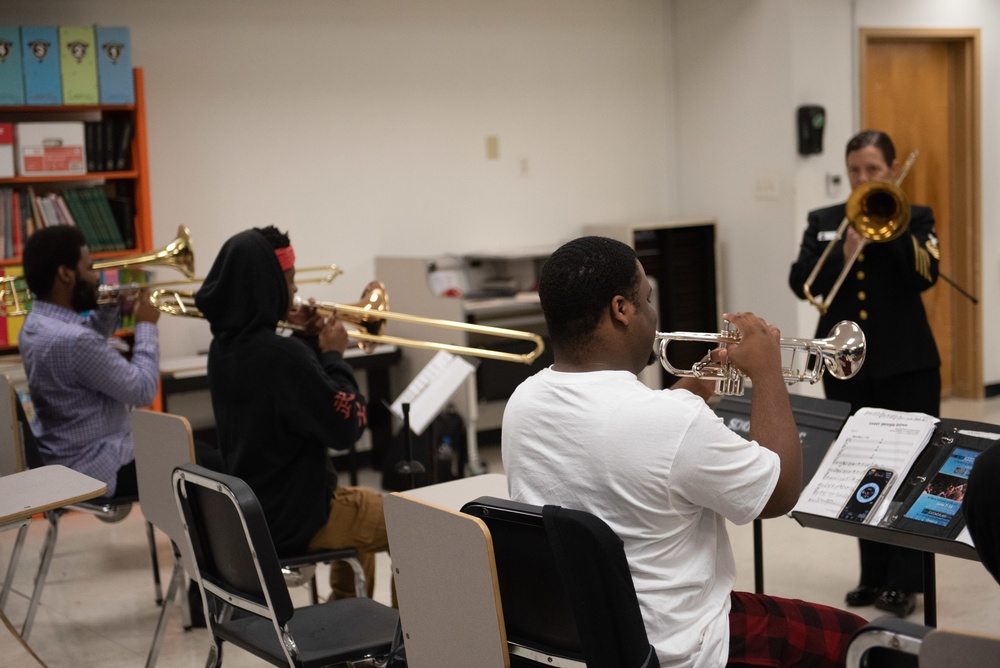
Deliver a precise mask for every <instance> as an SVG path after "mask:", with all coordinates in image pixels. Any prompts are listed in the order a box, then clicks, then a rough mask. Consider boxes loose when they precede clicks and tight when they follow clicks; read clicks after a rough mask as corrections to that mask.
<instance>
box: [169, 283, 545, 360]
mask: <svg viewBox="0 0 1000 668" xmlns="http://www.w3.org/2000/svg"><path fill="white" fill-rule="evenodd" d="M194 295H195V293H194V292H190V291H180V290H155V291H154V292H152V293H151V294H150V296H149V298H150V300H151V301H152V302H153V304H154V305H155V306H156V308H158V309H160V311H162V312H164V313H167V314H170V315H179V316H186V317H189V318H203V317H205V316H204V314H202V312H201V311H200V310H198V307H197V306H196V305H195V302H194ZM295 301H296V304H295V305H293V306H298V307H310V308H315V309H316V310H317V312H319V313H321V314H323V315H324V316H325V317H329V316H331V315H336V316H337V317H338V318H340V319H341V320H344V321H346V322H348V323H350V324H351V325H352V327H353V328H354V329H348V332H347V334H348V336H350V337H351V338H353V339H356V340H357V341H358V345H359V346H360V347H361V348H362V349H364V350H365V351H366V352H371V351H372V350H374V347H375V346H376V345H378V344H385V345H397V346H404V347H411V348H424V349H430V350H444V351H447V352H450V353H454V354H455V355H469V356H472V357H483V358H486V359H492V360H500V361H504V362H520V363H522V364H531V363H532V362H533V361H535V359H537V358H538V356H539V355H541V354H542V351H544V350H545V342H544V341H543V340H542V337H541V336H539V335H537V334H532V333H531V332H522V331H519V330H516V329H505V328H502V327H489V326H486V325H476V324H473V323H467V322H456V321H454V320H442V319H439V318H425V317H423V316H418V315H409V314H406V313H396V312H394V311H390V310H389V296H388V294H387V293H386V289H385V285H383V284H382V282H381V281H371V282H370V283H368V285H366V286H365V289H364V291H363V293H362V295H361V299H360V300H358V301H356V302H353V303H350V304H335V303H333V302H316V303H314V304H308V303H306V302H305V301H303V300H300V299H299V298H298V297H296V300H295ZM387 320H399V321H402V322H409V323H416V324H420V325H427V326H428V327H440V328H444V329H456V330H461V331H464V332H470V333H477V334H489V335H492V336H497V337H501V338H508V339H517V340H520V341H530V342H532V343H534V344H535V347H534V349H533V350H531V351H530V352H528V353H523V354H519V353H509V352H504V351H500V350H490V349H488V348H476V347H474V346H460V345H455V344H450V343H437V342H435V341H422V340H418V339H407V338H403V337H398V336H389V335H386V334H385V328H386V324H387V323H386V321H387ZM279 326H281V327H285V328H289V329H299V327H298V326H297V325H294V324H292V323H288V322H281V323H279Z"/></svg>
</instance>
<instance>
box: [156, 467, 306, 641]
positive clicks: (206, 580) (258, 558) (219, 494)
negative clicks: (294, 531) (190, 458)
mask: <svg viewBox="0 0 1000 668" xmlns="http://www.w3.org/2000/svg"><path fill="white" fill-rule="evenodd" d="M172 484H173V490H174V498H175V500H176V503H177V508H178V510H179V511H180V514H181V516H182V517H183V518H184V533H185V536H186V537H187V540H188V542H189V547H190V548H191V552H192V555H193V557H194V562H195V565H196V567H197V576H198V579H199V581H200V582H201V583H202V586H203V587H204V588H205V591H207V592H209V593H211V594H214V595H215V596H217V597H219V598H220V599H221V600H223V601H227V602H228V603H230V604H232V605H233V606H235V607H238V608H241V609H243V610H246V611H248V612H251V613H253V614H256V615H260V616H262V617H267V618H270V619H272V620H274V621H276V622H277V624H278V625H279V626H282V627H283V626H284V625H285V624H286V623H287V622H288V620H289V619H291V617H292V614H293V607H292V600H291V597H290V596H289V594H288V588H287V587H286V586H285V581H284V579H283V578H282V576H281V567H280V565H279V563H278V555H277V552H276V551H275V549H274V542H273V541H272V540H271V533H270V531H269V530H268V528H267V523H266V521H265V520H264V511H263V509H262V508H261V506H260V502H259V501H258V500H257V497H256V495H254V493H253V490H251V489H250V486H249V485H247V484H246V483H245V482H244V481H243V480H241V479H239V478H235V477H233V476H230V475H225V474H223V473H217V472H214V471H210V470H209V469H206V468H205V467H203V466H198V465H197V464H182V465H180V466H178V467H177V468H176V469H175V470H174V473H173V482H172ZM209 623H211V621H210V620H209ZM276 631H277V629H276Z"/></svg>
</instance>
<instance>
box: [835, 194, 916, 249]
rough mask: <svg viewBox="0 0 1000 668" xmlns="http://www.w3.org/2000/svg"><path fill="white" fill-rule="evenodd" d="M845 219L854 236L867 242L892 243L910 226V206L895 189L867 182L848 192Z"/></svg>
mask: <svg viewBox="0 0 1000 668" xmlns="http://www.w3.org/2000/svg"><path fill="white" fill-rule="evenodd" d="M846 215H847V219H848V220H850V221H851V225H852V226H853V227H854V229H855V230H857V232H858V234H860V235H861V236H862V237H863V238H865V239H867V240H868V241H874V242H885V241H892V240H893V239H895V238H897V237H898V236H899V235H901V234H902V233H903V232H905V231H906V228H907V227H908V226H909V224H910V202H909V200H908V199H907V197H906V194H905V193H903V191H902V189H900V188H899V187H898V186H896V185H894V184H892V183H886V182H883V181H869V182H868V183H863V184H861V185H860V186H858V187H857V188H855V189H854V191H853V192H851V196H850V197H849V198H848V200H847V212H846Z"/></svg>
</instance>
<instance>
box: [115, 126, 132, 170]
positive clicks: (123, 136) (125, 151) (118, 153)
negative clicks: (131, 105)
mask: <svg viewBox="0 0 1000 668" xmlns="http://www.w3.org/2000/svg"><path fill="white" fill-rule="evenodd" d="M134 130H135V123H134V122H133V121H132V119H131V118H126V119H125V120H123V121H122V122H121V124H120V125H119V127H118V137H117V139H116V141H115V164H114V169H115V170H117V171H119V172H124V171H125V170H127V169H129V168H131V166H132V164H131V163H132V133H133V132H134Z"/></svg>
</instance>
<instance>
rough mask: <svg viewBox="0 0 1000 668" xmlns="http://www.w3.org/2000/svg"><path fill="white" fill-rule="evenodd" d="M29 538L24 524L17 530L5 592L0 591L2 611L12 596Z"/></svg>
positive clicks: (4, 580) (6, 577)
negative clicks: (25, 540) (8, 596)
mask: <svg viewBox="0 0 1000 668" xmlns="http://www.w3.org/2000/svg"><path fill="white" fill-rule="evenodd" d="M27 537H28V525H27V524H22V525H21V527H20V528H19V529H18V530H17V539H16V540H15V541H14V549H13V550H12V551H11V553H10V563H9V564H7V575H5V576H4V579H3V590H2V591H0V610H3V608H4V606H5V605H7V595H8V594H10V590H11V588H12V587H13V586H14V571H16V570H17V562H18V561H19V560H20V559H21V548H22V547H24V539H25V538H27Z"/></svg>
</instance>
